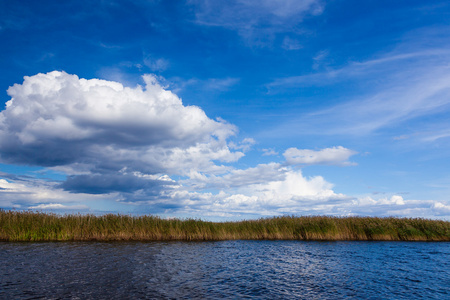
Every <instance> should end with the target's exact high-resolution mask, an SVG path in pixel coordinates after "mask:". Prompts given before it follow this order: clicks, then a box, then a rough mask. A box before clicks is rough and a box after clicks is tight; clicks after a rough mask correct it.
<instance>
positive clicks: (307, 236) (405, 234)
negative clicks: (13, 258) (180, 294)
mask: <svg viewBox="0 0 450 300" xmlns="http://www.w3.org/2000/svg"><path fill="white" fill-rule="evenodd" d="M238 239H239V240H263V239H269V240H274V239H283V240H364V241H366V240H373V241H450V222H448V221H441V220H428V219H419V218H393V217H389V218H374V217H328V216H309V217H294V216H283V217H273V218H262V219H258V220H247V221H237V222H207V221H202V220H195V219H186V220H179V219H171V220H166V219H161V218H159V217H156V216H140V217H132V216H128V215H113V214H108V215H103V216H94V215H82V214H76V215H64V216H61V215H56V214H47V213H40V212H30V211H28V212H18V211H5V210H0V240H1V241H159V240H165V241H167V240H183V241H218V240H238Z"/></svg>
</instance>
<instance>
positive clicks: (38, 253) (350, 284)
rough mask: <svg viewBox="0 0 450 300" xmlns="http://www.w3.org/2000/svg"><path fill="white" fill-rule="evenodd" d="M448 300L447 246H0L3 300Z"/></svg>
mask: <svg viewBox="0 0 450 300" xmlns="http://www.w3.org/2000/svg"><path fill="white" fill-rule="evenodd" d="M167 298H171V299H191V298H201V299H219V298H229V299H241V298H255V299H313V298H314V299H344V298H358V299H418V298H425V299H450V243H448V242H441V243H431V242H430V243H427V242H311V241H221V242H148V243H142V242H113V243H99V242H59V243H7V242H1V243H0V299H167Z"/></svg>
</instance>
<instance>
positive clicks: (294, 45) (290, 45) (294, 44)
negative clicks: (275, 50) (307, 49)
mask: <svg viewBox="0 0 450 300" xmlns="http://www.w3.org/2000/svg"><path fill="white" fill-rule="evenodd" d="M281 47H282V48H283V49H285V50H298V49H301V48H303V46H302V44H301V43H300V42H299V41H298V40H296V39H293V38H290V37H288V36H286V37H285V38H284V39H283V44H282V45H281Z"/></svg>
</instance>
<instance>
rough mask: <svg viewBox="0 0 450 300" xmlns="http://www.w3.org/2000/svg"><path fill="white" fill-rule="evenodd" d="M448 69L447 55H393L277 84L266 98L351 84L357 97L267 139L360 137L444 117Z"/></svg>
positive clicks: (449, 97) (449, 92) (449, 98)
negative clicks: (287, 134) (291, 134)
mask: <svg viewBox="0 0 450 300" xmlns="http://www.w3.org/2000/svg"><path fill="white" fill-rule="evenodd" d="M449 63H450V52H449V51H448V50H447V49H428V50H417V51H415V52H408V53H404V52H400V53H399V52H393V53H389V54H386V55H385V56H382V57H379V58H375V59H372V60H367V61H363V62H349V63H348V64H347V65H346V66H344V67H342V68H337V69H328V70H327V71H326V72H318V73H313V74H308V75H301V76H292V77H286V78H279V79H277V80H275V81H273V82H272V83H270V84H268V85H267V87H268V89H269V91H270V92H271V93H275V92H277V91H285V90H286V89H292V88H294V89H297V88H304V87H309V86H325V85H326V86H329V85H335V84H342V83H345V82H347V83H348V82H352V83H353V84H352V86H355V87H356V88H355V90H358V89H357V88H358V87H360V88H361V87H362V88H361V92H360V93H359V94H356V95H354V96H348V95H346V98H347V99H348V101H346V102H343V103H341V104H338V105H333V106H332V107H328V108H325V109H323V110H319V111H314V112H309V113H305V114H303V115H301V117H300V118H298V117H296V118H295V119H293V120H288V121H286V122H285V123H284V124H282V125H280V126H279V127H278V128H274V129H273V130H272V131H271V132H270V134H271V135H276V136H278V135H280V134H283V133H285V132H297V133H300V134H329V135H330V134H331V135H335V134H341V135H366V134H370V133H372V132H374V131H377V130H380V129H383V128H386V127H392V126H395V125H399V124H401V123H404V122H406V121H408V120H412V119H414V118H418V117H421V116H427V115H432V114H436V113H442V111H448V110H450V86H449V84H448V82H449V81H450V68H449ZM334 97H339V95H338V96H336V95H335V96H334ZM292 128H295V129H296V130H292ZM288 129H289V130H288ZM444 136H445V133H444ZM438 138H439V136H438Z"/></svg>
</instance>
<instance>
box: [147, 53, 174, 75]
mask: <svg viewBox="0 0 450 300" xmlns="http://www.w3.org/2000/svg"><path fill="white" fill-rule="evenodd" d="M144 65H146V66H147V67H149V68H150V70H151V71H152V72H161V71H164V70H166V69H167V68H168V67H169V61H168V60H167V59H164V58H154V57H152V56H150V55H148V56H146V57H145V58H144Z"/></svg>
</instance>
